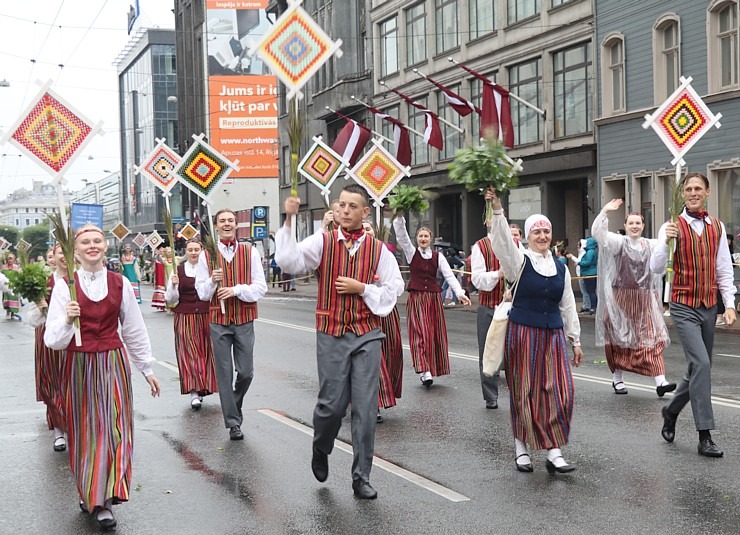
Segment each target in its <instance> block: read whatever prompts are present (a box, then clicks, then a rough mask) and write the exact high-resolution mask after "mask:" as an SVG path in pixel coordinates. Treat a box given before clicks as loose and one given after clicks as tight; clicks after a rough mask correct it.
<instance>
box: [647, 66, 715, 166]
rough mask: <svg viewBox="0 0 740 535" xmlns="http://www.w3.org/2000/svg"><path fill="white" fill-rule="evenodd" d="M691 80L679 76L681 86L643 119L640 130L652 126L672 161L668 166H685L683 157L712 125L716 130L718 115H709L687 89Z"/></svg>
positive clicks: (697, 98)
mask: <svg viewBox="0 0 740 535" xmlns="http://www.w3.org/2000/svg"><path fill="white" fill-rule="evenodd" d="M691 80H692V78H691V77H690V76H689V77H688V78H684V77H683V76H682V77H681V85H680V86H678V89H676V90H675V91H674V92H673V94H672V95H671V96H670V97H668V98H667V99H666V100H665V102H663V104H661V105H660V107H658V109H657V110H655V112H653V113H652V114H649V115H646V116H645V122H644V123H642V127H643V128H645V129H647V128H649V127H652V128H653V130H655V133H656V134H658V137H659V138H660V140H661V141H662V142H663V144H665V146H666V147H668V150H670V151H671V154H673V156H674V158H673V160H672V161H671V164H672V165H676V164H679V163H680V164H681V165H682V166H685V165H686V162H685V161H684V159H683V157H684V156H685V155H686V153H687V152H689V150H691V147H693V146H694V144H695V143H696V142H697V141H699V139H701V137H702V136H703V135H704V134H706V133H707V132H708V131H709V130H710V129H711V128H712V127H713V126H714V127H715V128H719V127H720V126H721V125H720V123H719V120H720V119H721V118H722V114H721V113H718V114H717V115H714V114H712V112H711V111H710V110H709V108H708V107H707V105H706V104H704V101H703V100H702V99H701V97H700V96H699V95H697V94H696V91H694V88H693V87H691Z"/></svg>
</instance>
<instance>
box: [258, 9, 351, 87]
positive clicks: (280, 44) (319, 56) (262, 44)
mask: <svg viewBox="0 0 740 535" xmlns="http://www.w3.org/2000/svg"><path fill="white" fill-rule="evenodd" d="M288 3H289V6H288V9H286V10H285V11H284V12H283V14H282V15H280V18H278V19H277V20H276V21H275V24H273V25H272V26H271V30H270V31H269V32H268V33H266V34H265V35H264V36H263V37H262V38H261V39H260V40H259V41H258V42H257V43H256V44H255V46H254V47H252V48H250V49H249V51H248V52H247V54H248V55H249V56H250V57H251V56H254V55H255V54H258V55H259V57H260V58H261V59H262V61H264V62H265V63H266V64H267V65H268V66H269V67H270V69H272V71H273V72H274V73H275V74H276V75H277V77H278V78H280V81H282V82H283V83H284V84H285V86H286V87H287V88H288V95H287V98H289V99H291V98H293V97H298V98H299V99H301V98H303V93H302V92H301V90H300V89H301V88H302V87H303V86H304V85H306V82H308V80H309V79H310V78H311V76H313V75H314V74H315V73H316V71H318V70H319V69H320V68H321V66H322V65H323V64H324V63H326V62H327V61H328V60H329V58H331V57H332V56H333V55H336V56H337V57H338V58H341V57H342V51H341V49H340V47H341V46H342V40H341V39H337V40H336V41H332V40H331V38H330V37H329V36H328V35H326V33H325V32H324V30H322V29H321V28H320V27H319V25H318V24H316V22H314V20H313V19H312V18H311V17H310V16H309V15H308V13H306V11H305V10H304V9H303V8H302V7H300V6H301V0H289V2H288Z"/></svg>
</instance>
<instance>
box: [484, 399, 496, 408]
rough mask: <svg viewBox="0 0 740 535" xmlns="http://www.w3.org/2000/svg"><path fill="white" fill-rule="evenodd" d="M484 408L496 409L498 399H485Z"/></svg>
mask: <svg viewBox="0 0 740 535" xmlns="http://www.w3.org/2000/svg"><path fill="white" fill-rule="evenodd" d="M486 409H498V401H495V400H494V401H486Z"/></svg>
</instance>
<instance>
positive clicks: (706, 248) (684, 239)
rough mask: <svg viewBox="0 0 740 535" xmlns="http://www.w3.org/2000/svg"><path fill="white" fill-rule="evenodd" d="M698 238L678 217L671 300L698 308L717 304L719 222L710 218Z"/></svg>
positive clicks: (720, 235) (720, 236)
mask: <svg viewBox="0 0 740 535" xmlns="http://www.w3.org/2000/svg"><path fill="white" fill-rule="evenodd" d="M709 219H710V223H707V222H706V221H705V222H704V232H702V233H701V236H699V235H698V234H697V233H696V232H694V231H693V230H692V228H691V225H689V223H688V222H687V221H686V220H685V219H684V218H683V217H679V218H678V239H677V240H676V253H675V255H674V257H673V269H674V271H675V275H674V279H673V287H672V288H671V301H672V302H673V303H681V304H682V305H686V306H690V307H692V308H698V307H700V306H704V307H706V308H712V307H713V306H714V305H716V304H717V274H716V259H717V251H718V249H719V243H720V239H724V236H723V235H722V223H720V220H719V219H715V218H713V217H710V218H709Z"/></svg>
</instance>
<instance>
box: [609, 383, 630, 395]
mask: <svg viewBox="0 0 740 535" xmlns="http://www.w3.org/2000/svg"><path fill="white" fill-rule="evenodd" d="M617 385H622V386H620V387H619V388H617ZM612 388H613V389H614V393H615V394H620V395H624V394H626V393H627V387H626V386H624V383H623V382H622V381H619V382H618V383H612Z"/></svg>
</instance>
